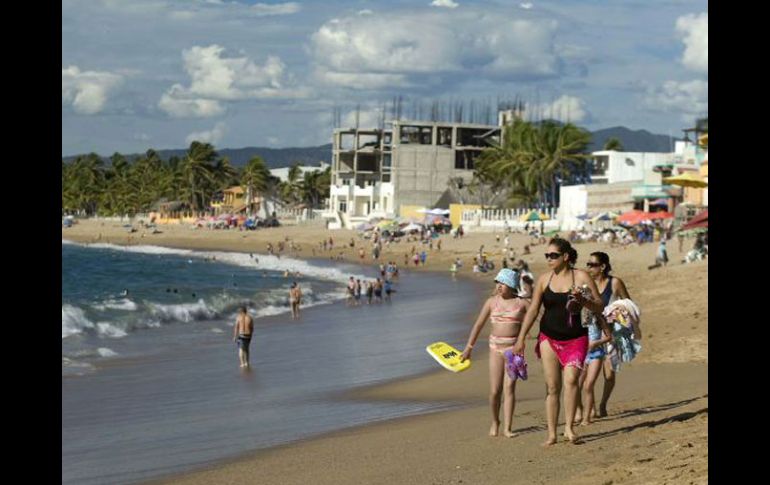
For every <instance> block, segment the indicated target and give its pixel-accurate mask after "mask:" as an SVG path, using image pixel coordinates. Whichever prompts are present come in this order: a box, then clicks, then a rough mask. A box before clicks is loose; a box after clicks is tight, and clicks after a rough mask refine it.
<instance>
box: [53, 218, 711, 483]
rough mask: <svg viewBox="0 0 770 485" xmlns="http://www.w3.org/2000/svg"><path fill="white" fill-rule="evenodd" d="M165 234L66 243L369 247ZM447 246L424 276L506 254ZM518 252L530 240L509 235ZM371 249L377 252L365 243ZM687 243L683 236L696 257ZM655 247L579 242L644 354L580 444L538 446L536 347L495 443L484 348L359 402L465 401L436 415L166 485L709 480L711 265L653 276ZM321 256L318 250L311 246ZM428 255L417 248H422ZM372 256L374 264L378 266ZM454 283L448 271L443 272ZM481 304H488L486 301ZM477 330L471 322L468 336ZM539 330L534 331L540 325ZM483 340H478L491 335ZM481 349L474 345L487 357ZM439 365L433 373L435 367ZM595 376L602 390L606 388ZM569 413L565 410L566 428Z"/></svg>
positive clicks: (80, 233)
mask: <svg viewBox="0 0 770 485" xmlns="http://www.w3.org/2000/svg"><path fill="white" fill-rule="evenodd" d="M160 230H161V231H163V233H162V234H150V233H149V231H145V234H144V237H141V236H142V231H140V232H137V233H134V234H132V235H131V236H132V238H131V240H130V241H129V240H128V234H127V233H126V231H125V229H123V228H122V227H121V224H119V223H117V222H99V221H83V222H80V223H79V224H76V225H75V226H73V227H72V228H66V229H62V238H63V239H69V240H73V241H79V242H97V240H98V242H111V243H115V244H126V243H129V244H153V245H161V246H169V247H183V248H191V249H219V250H233V251H241V252H253V253H265V252H266V244H267V243H268V242H272V243H273V244H274V245H275V244H276V243H277V242H278V241H279V240H284V239H285V238H286V237H289V238H290V239H292V240H293V241H294V242H295V243H296V244H299V245H300V246H301V250H300V251H297V252H291V251H289V250H288V247H287V251H286V252H285V253H284V254H285V255H286V256H293V257H300V258H308V259H312V258H321V257H323V258H329V256H330V255H335V256H336V255H338V254H339V250H335V251H334V252H326V253H324V252H322V251H319V250H318V242H319V241H321V240H322V239H323V238H327V239H328V237H329V236H331V237H333V238H334V242H335V245H340V244H343V243H349V241H350V239H351V237H353V238H354V239H355V242H356V248H355V249H350V248H349V247H346V248H345V249H344V250H343V253H344V256H345V260H346V261H348V262H351V261H357V260H358V256H357V250H358V246H359V245H360V244H362V243H364V241H362V240H360V239H358V237H357V233H355V232H354V231H327V230H325V229H323V228H318V227H307V226H304V227H303V226H294V227H282V228H274V229H264V230H259V231H254V232H240V231H221V230H220V231H211V230H193V229H191V228H189V227H186V226H162V227H160ZM442 239H443V242H442V250H441V251H440V252H438V251H436V250H434V251H429V255H428V264H427V265H426V267H425V268H422V267H421V268H419V269H418V271H443V272H447V273H448V271H447V270H448V267H449V265H450V263H451V261H452V260H453V259H454V257H455V255H458V256H459V257H461V258H462V259H463V261H464V263H465V266H464V267H463V268H462V270H461V272H460V273H461V276H462V277H466V278H468V279H471V280H475V281H477V282H478V284H484V285H487V284H488V285H489V288H490V290H491V289H492V277H493V275H492V274H471V273H470V265H471V258H472V256H473V255H474V254H476V253H477V252H478V249H479V246H480V245H481V244H484V245H485V250H487V251H490V252H491V253H493V254H494V257H493V261H494V262H495V264H496V265H497V267H499V266H500V265H499V263H500V259H501V258H500V255H501V252H500V251H501V248H502V237H501V243H499V244H498V243H496V242H495V236H494V234H492V233H471V234H468V235H466V237H465V238H463V239H452V238H451V237H447V236H444V237H443V238H442ZM511 240H512V246H513V247H514V248H515V249H516V252H517V254H521V252H522V248H523V246H524V244H527V243H529V242H530V238H529V237H526V236H523V235H512V237H511ZM365 244H366V248H367V250H368V248H369V247H370V244H368V243H365ZM414 245H415V244H414V243H404V242H402V243H400V244H397V245H395V246H391V247H390V248H385V250H384V252H383V256H382V259H384V260H385V261H387V260H390V259H395V260H396V261H397V262H398V263H399V265H402V264H403V262H404V261H403V259H404V253H408V252H410V251H411V248H412V246H414ZM691 246H692V240H688V241H686V242H685V248H684V250H688V249H690V247H691ZM655 248H656V245H655V244H646V245H643V246H636V245H633V246H631V247H628V248H626V249H622V248H609V247H608V246H607V245H605V244H601V243H585V244H577V245H576V249H577V250H578V252H579V254H580V258H579V260H578V263H579V267H582V266H583V265H584V263H585V261H586V259H587V256H588V254H589V253H590V252H591V251H596V250H603V251H606V252H607V253H609V254H610V256H611V258H612V264H613V269H614V271H613V273H614V274H616V275H617V276H620V277H621V278H623V280H624V281H625V283H626V285H627V287H628V290H629V292H630V293H631V296H632V297H633V298H634V300H635V301H637V302H638V303H639V305H640V307H641V309H642V329H643V332H644V339H643V340H642V344H643V350H642V353H640V354H639V357H637V359H636V360H635V361H634V362H633V363H631V364H628V365H626V366H625V367H624V368H623V369H622V370H621V372H620V373H619V376H618V384H617V386H616V389H615V392H614V394H613V398H612V400H611V401H610V406H609V411H610V416H609V417H608V418H605V419H603V420H600V421H597V422H596V423H595V424H593V425H591V426H590V427H586V428H583V427H580V428H577V429H578V433H579V434H580V435H581V436H582V437H583V438H584V443H583V444H581V445H571V444H567V443H563V442H560V443H559V444H557V445H555V446H553V447H551V448H549V449H542V448H541V447H540V446H539V444H540V443H541V442H542V441H543V440H544V438H545V431H544V425H545V414H544V411H545V410H544V405H543V398H544V385H543V379H542V367H541V366H540V364H539V362H538V361H537V360H536V358H535V357H534V354H533V350H532V348H533V345H532V343H528V345H527V350H526V353H527V354H526V355H527V359H528V361H529V362H530V366H529V367H530V378H529V380H528V381H527V382H523V383H519V385H518V387H517V407H516V412H515V418H514V429H515V430H517V431H520V432H521V434H520V435H519V436H518V437H516V438H514V439H505V438H489V437H487V436H486V433H487V431H488V429H489V421H490V418H489V410H488V405H487V392H488V388H487V387H488V372H487V362H486V354H485V353H484V352H478V351H477V352H476V353H475V354H474V360H475V365H474V366H472V367H471V369H470V370H469V371H467V372H465V373H462V374H451V373H449V372H446V371H443V370H437V371H436V372H435V373H431V374H429V375H425V376H420V377H417V378H414V379H409V380H405V381H399V382H394V383H391V384H388V385H384V386H378V387H376V388H372V389H364V390H361V391H359V392H357V393H355V395H353V396H350V398H351V399H386V400H389V399H407V400H444V401H453V402H457V403H458V404H461V405H462V406H463V407H462V408H461V409H459V410H453V411H447V412H441V413H437V414H433V415H429V416H419V417H411V418H404V419H400V420H396V421H391V422H387V423H380V424H374V425H370V426H364V427H359V428H354V429H351V430H345V431H340V432H337V433H332V434H329V435H325V436H321V437H318V438H314V439H311V440H307V441H302V442H299V443H295V444H291V445H287V446H282V447H278V448H273V449H270V450H264V451H258V452H254V453H252V454H249V455H247V456H243V457H239V458H237V459H234V460H232V461H230V462H228V463H224V464H217V465H214V466H212V467H211V468H209V469H205V470H203V471H198V472H193V473H190V474H186V475H183V476H177V477H173V478H172V479H170V480H167V483H187V484H204V483H205V484H209V483H217V484H220V483H228V484H250V483H260V484H294V483H297V484H299V483H303V484H305V483H309V482H312V483H317V484H318V483H320V484H325V483H329V484H331V483H335V484H337V483H343V484H347V483H349V484H359V483H389V484H394V483H395V484H433V483H435V484H450V483H452V484H454V483H466V484H496V483H555V482H557V481H558V482H564V483H576V484H617V483H628V484H642V483H698V484H699V483H707V474H708V462H707V458H708V441H707V439H708V438H707V437H708V368H707V365H708V265H707V262H705V261H701V262H696V263H693V264H689V265H682V264H679V260H680V259H681V257H682V256H683V254H682V253H680V252H679V251H678V243H677V242H676V240H675V241H672V243H671V244H670V245H669V257H670V259H671V261H672V263H671V264H670V265H669V266H668V267H666V268H659V269H655V270H652V271H650V270H648V269H647V266H648V265H650V264H652V263H653V262H654V259H655ZM314 250H315V251H314ZM419 250H420V248H419V247H418V251H419ZM543 252H545V251H544V248H543V246H542V245H538V246H532V253H533V254H532V255H530V256H523V259H524V260H526V261H528V262H529V263H530V266H531V269H532V270H533V271H534V272H535V274H536V275H538V274H540V273H541V272H542V271H544V269H545V264H544V258H543V256H542V253H543ZM371 263H372V260H371V256H370V252H369V251H367V259H366V264H371ZM447 277H449V276H447ZM479 305H481V302H479ZM471 325H472V322H468V328H469V330H470V326H471ZM532 333H533V334H536V333H537V327H536V326H535V327H533V331H532ZM486 334H487V332H486V331H485V332H484V334H483V335H482V337H481V338H482V339H483V338H485V336H486ZM482 347H483V345H482V346H481V347H480V348H479V350H482ZM437 368H438V367H437ZM601 386H602V384H601V379H600V383H599V384H597V394H599V393H600V392H601ZM563 416H564V413H563V412H562V413H561V417H562V422H563Z"/></svg>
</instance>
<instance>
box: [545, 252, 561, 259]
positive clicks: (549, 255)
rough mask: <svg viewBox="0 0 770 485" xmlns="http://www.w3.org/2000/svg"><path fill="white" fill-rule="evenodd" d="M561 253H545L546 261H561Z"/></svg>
mask: <svg viewBox="0 0 770 485" xmlns="http://www.w3.org/2000/svg"><path fill="white" fill-rule="evenodd" d="M560 257H561V253H545V259H559V258H560Z"/></svg>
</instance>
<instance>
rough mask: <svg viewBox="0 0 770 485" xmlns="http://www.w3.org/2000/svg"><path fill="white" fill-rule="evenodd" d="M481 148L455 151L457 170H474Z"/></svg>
mask: <svg viewBox="0 0 770 485" xmlns="http://www.w3.org/2000/svg"><path fill="white" fill-rule="evenodd" d="M480 153H481V151H479V150H457V151H455V170H473V168H474V166H475V161H476V157H478V156H479V154H480Z"/></svg>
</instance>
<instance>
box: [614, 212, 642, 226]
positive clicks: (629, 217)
mask: <svg viewBox="0 0 770 485" xmlns="http://www.w3.org/2000/svg"><path fill="white" fill-rule="evenodd" d="M645 214H646V213H645V212H644V211H640V210H638V209H634V210H630V211H628V212H624V213H622V214H621V215H620V216H619V217H618V220H617V222H619V223H621V224H626V225H629V226H634V225H636V224H639V223H640V222H642V221H643V220H645Z"/></svg>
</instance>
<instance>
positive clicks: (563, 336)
mask: <svg viewBox="0 0 770 485" xmlns="http://www.w3.org/2000/svg"><path fill="white" fill-rule="evenodd" d="M571 271H572V285H573V286H574V285H575V270H571ZM551 278H553V273H551V276H550V278H548V284H547V285H546V287H545V291H544V292H543V306H544V307H545V313H543V318H541V319H540V331H541V332H543V333H544V334H545V335H546V336H547V337H548V338H552V339H554V340H572V339H576V338H578V337H582V336H583V335H588V328H586V327H584V326H583V325H582V322H581V319H580V317H581V316H580V312H577V313H573V314H572V326H570V324H569V313H568V312H567V299H568V298H569V292H565V293H556V292H555V291H552V290H551Z"/></svg>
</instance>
